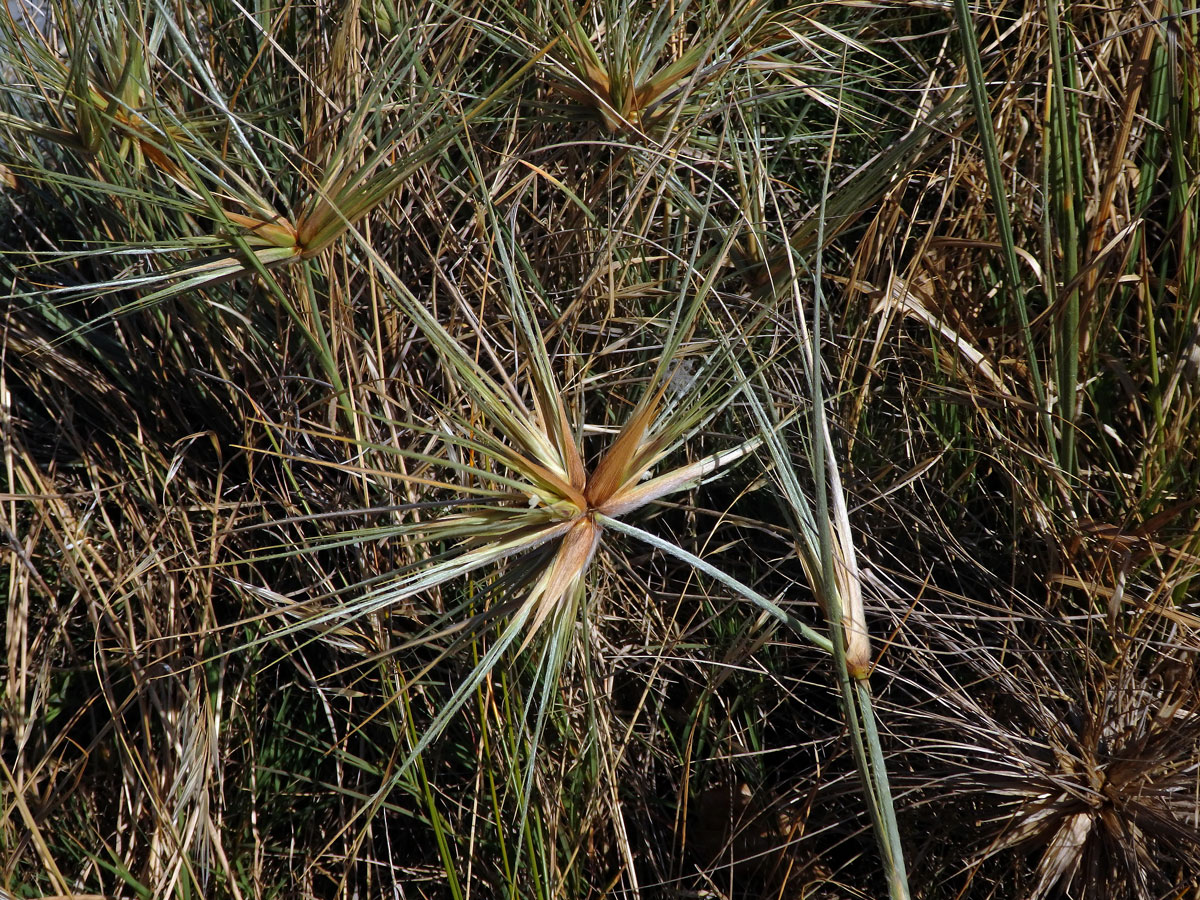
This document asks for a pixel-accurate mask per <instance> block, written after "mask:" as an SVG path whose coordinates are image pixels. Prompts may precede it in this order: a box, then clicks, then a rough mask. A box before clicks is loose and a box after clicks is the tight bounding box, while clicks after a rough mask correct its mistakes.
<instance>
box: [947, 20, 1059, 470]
mask: <svg viewBox="0 0 1200 900" xmlns="http://www.w3.org/2000/svg"><path fill="white" fill-rule="evenodd" d="M954 14H955V18H956V19H957V23H958V34H959V38H960V39H961V40H962V48H963V61H964V62H965V63H966V66H967V83H968V85H969V87H970V89H971V100H972V102H973V103H974V105H975V121H976V124H977V125H978V127H979V140H980V143H981V145H982V146H981V149H982V150H983V162H984V165H985V166H986V168H987V175H988V186H989V188H990V189H991V194H992V204H993V205H994V207H995V213H996V230H997V231H998V232H999V235H1000V245H1001V247H1002V249H1003V251H1004V272H1005V275H1006V276H1007V278H1006V287H1007V290H1008V296H1009V301H1010V303H1011V305H1012V308H1013V309H1014V310H1015V311H1016V313H1017V320H1018V321H1019V322H1020V325H1021V338H1022V341H1023V342H1024V344H1025V358H1026V361H1027V363H1028V365H1029V377H1030V379H1031V381H1032V382H1033V394H1034V397H1035V398H1036V399H1037V404H1038V414H1039V418H1040V420H1041V423H1042V432H1043V433H1044V434H1045V436H1046V445H1047V447H1048V448H1049V450H1050V456H1051V458H1052V459H1054V460H1055V462H1056V463H1057V462H1058V460H1059V451H1058V442H1057V439H1056V437H1055V431H1054V426H1053V423H1052V422H1051V419H1050V409H1049V407H1048V406H1047V405H1046V390H1045V387H1044V385H1043V383H1042V372H1041V363H1040V362H1039V360H1038V354H1037V346H1036V345H1035V344H1034V341H1033V330H1032V328H1031V327H1030V321H1029V309H1028V308H1027V306H1026V304H1025V288H1024V285H1023V283H1022V278H1021V266H1020V263H1019V262H1018V261H1017V245H1016V240H1015V238H1014V236H1013V226H1012V216H1011V215H1010V213H1009V208H1008V196H1007V194H1006V193H1005V190H1004V170H1003V168H1002V167H1001V164H1000V150H999V148H998V147H997V144H996V130H995V128H994V126H993V125H992V113H991V109H990V107H989V104H988V96H987V83H986V82H985V81H984V78H983V63H982V62H981V60H980V58H979V45H978V39H977V37H976V34H975V26H974V24H973V22H972V20H971V5H970V0H954Z"/></svg>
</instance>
